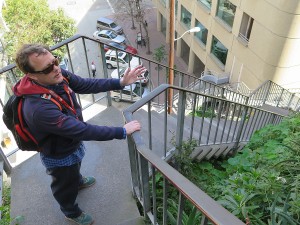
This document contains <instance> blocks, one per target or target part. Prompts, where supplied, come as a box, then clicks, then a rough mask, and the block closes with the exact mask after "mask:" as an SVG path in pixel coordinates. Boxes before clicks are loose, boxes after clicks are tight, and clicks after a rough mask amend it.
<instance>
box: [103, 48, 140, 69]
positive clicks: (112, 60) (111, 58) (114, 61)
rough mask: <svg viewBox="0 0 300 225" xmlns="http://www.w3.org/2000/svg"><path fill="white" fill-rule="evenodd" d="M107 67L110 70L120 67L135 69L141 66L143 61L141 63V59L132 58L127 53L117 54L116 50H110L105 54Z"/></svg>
mask: <svg viewBox="0 0 300 225" xmlns="http://www.w3.org/2000/svg"><path fill="white" fill-rule="evenodd" d="M105 60H106V66H107V68H108V69H112V68H116V67H118V65H119V68H128V67H129V65H130V67H132V68H134V67H136V66H138V65H140V64H142V61H139V58H137V57H135V56H132V55H130V54H128V53H126V52H118V56H117V52H116V51H115V50H108V51H107V52H106V53H105Z"/></svg>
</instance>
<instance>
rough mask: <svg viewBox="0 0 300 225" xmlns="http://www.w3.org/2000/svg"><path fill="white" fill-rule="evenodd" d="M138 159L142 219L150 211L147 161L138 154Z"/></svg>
mask: <svg viewBox="0 0 300 225" xmlns="http://www.w3.org/2000/svg"><path fill="white" fill-rule="evenodd" d="M138 158H139V170H140V182H141V188H142V201H143V209H144V217H145V218H146V217H147V212H149V211H150V210H151V203H150V187H149V169H148V161H147V160H146V159H145V158H144V156H142V155H141V154H138Z"/></svg>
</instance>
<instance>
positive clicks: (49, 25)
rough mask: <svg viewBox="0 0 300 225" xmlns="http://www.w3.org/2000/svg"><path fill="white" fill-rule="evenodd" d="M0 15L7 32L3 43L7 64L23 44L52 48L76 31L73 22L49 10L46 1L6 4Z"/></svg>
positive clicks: (22, 0) (14, 0)
mask: <svg viewBox="0 0 300 225" xmlns="http://www.w3.org/2000/svg"><path fill="white" fill-rule="evenodd" d="M2 13H3V17H4V19H5V21H6V23H7V26H8V28H9V31H8V32H7V33H5V35H4V42H5V53H6V54H7V56H8V59H9V60H10V61H12V60H13V58H14V54H15V52H16V50H17V49H18V48H19V47H20V46H21V45H23V44H25V43H42V44H45V45H48V46H52V45H54V44H56V43H58V42H60V41H62V40H65V39H67V38H69V37H71V36H73V35H74V33H75V31H76V28H75V21H74V20H73V19H71V18H68V17H67V16H65V14H64V12H63V10H62V9H58V10H50V9H49V6H48V3H47V0H7V1H6V7H5V8H3V10H2ZM60 55H63V53H60Z"/></svg>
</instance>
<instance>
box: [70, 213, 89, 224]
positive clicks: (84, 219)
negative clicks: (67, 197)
mask: <svg viewBox="0 0 300 225" xmlns="http://www.w3.org/2000/svg"><path fill="white" fill-rule="evenodd" d="M66 218H67V219H68V220H70V221H72V222H74V223H76V224H79V225H91V224H93V223H94V220H93V218H92V217H91V216H90V215H88V214H86V213H85V212H82V213H81V215H80V216H78V217H76V218H69V217H66Z"/></svg>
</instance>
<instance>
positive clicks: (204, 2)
mask: <svg viewBox="0 0 300 225" xmlns="http://www.w3.org/2000/svg"><path fill="white" fill-rule="evenodd" d="M198 2H200V3H201V4H202V5H204V6H206V7H207V8H209V9H210V8H211V0H198Z"/></svg>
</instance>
